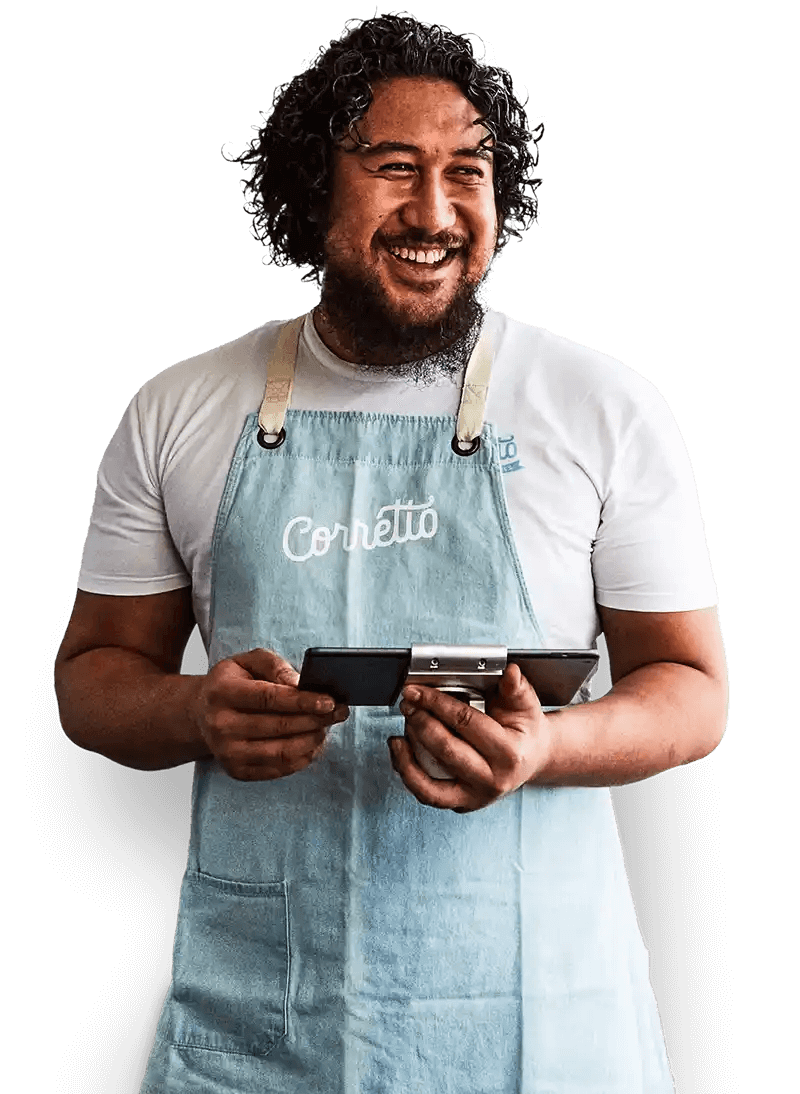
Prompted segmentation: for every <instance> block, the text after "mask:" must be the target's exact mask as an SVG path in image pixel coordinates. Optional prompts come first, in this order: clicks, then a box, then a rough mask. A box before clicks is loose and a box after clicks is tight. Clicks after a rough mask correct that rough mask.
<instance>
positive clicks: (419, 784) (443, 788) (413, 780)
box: [388, 737, 484, 812]
mask: <svg viewBox="0 0 800 1094" xmlns="http://www.w3.org/2000/svg"><path fill="white" fill-rule="evenodd" d="M388 745H389V753H390V755H391V758H392V766H393V767H394V769H395V771H396V772H397V774H398V775H399V776H400V778H401V779H402V780H403V783H404V784H405V786H406V787H407V789H408V790H410V791H411V793H412V794H413V795H414V797H415V798H416V799H417V801H418V802H420V804H421V805H430V806H433V807H434V808H435V809H455V810H460V811H463V812H470V811H471V810H473V809H477V808H479V805H480V804H484V803H483V802H480V803H479V801H478V799H477V798H476V796H475V794H474V793H473V792H471V791H470V790H469V789H468V788H467V787H464V786H461V785H460V784H459V783H457V782H445V781H443V780H441V779H432V778H431V777H430V775H427V774H426V773H425V772H424V771H423V770H422V768H421V767H420V766H419V764H418V763H417V761H416V760H415V758H414V753H413V751H412V748H411V745H410V744H409V742H408V741H406V740H404V739H403V738H402V737H390V738H389V740H388Z"/></svg>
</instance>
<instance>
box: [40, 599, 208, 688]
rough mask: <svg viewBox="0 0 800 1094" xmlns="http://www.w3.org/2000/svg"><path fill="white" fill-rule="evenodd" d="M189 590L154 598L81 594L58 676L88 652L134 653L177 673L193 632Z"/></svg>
mask: <svg viewBox="0 0 800 1094" xmlns="http://www.w3.org/2000/svg"><path fill="white" fill-rule="evenodd" d="M194 623H195V620H194V611H193V608H192V593H191V588H190V587H189V586H184V587H183V588H180V589H173V590H171V591H170V592H165V593H153V594H151V595H149V596H107V595H105V594H100V593H88V592H85V591H84V590H82V589H79V590H78V594H77V596H76V598H75V606H74V607H73V610H72V616H71V618H70V621H69V624H68V626H67V631H66V634H65V635H64V640H63V642H62V643H61V648H60V650H59V652H58V657H57V660H56V671H58V668H59V667H60V666H62V665H63V664H64V663H65V662H67V661H69V660H71V659H73V658H76V657H79V656H80V655H81V654H82V653H88V652H89V650H95V649H102V648H106V647H111V648H116V649H126V650H132V651H133V652H135V653H139V654H142V655H143V656H144V657H147V658H148V659H149V660H150V661H152V662H153V663H154V664H155V665H157V666H158V667H159V668H160V669H162V670H163V671H164V672H178V671H180V667H181V659H182V657H183V652H184V650H185V649H186V643H187V642H188V641H189V635H190V634H191V633H192V630H193V628H194Z"/></svg>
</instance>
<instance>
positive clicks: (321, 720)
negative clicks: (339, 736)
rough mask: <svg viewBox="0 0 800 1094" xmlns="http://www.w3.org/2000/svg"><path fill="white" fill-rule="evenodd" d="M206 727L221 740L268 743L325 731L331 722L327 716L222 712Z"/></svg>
mask: <svg viewBox="0 0 800 1094" xmlns="http://www.w3.org/2000/svg"><path fill="white" fill-rule="evenodd" d="M209 724H210V730H211V733H212V734H213V735H215V736H216V737H218V738H219V739H221V740H227V741H238V740H242V741H271V740H276V739H278V738H280V739H284V738H289V737H303V736H306V735H307V734H309V733H319V732H320V731H327V729H328V728H329V726H330V725H331V724H332V722H331V717H330V715H329V716H327V717H315V716H314V715H312V714H242V713H241V712H240V711H237V710H222V711H220V712H219V713H218V714H217V715H216V716H215V717H212V718H211V719H210V723H209Z"/></svg>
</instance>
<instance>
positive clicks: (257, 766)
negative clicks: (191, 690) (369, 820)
mask: <svg viewBox="0 0 800 1094" xmlns="http://www.w3.org/2000/svg"><path fill="white" fill-rule="evenodd" d="M298 679H299V677H298V674H297V672H296V671H295V670H294V669H293V668H292V666H291V665H290V664H289V663H288V662H287V661H284V660H283V658H282V657H279V656H278V655H277V654H276V653H273V652H272V651H271V650H264V649H255V650H250V651H249V652H248V653H239V654H236V655H235V656H234V657H230V658H228V659H227V660H225V661H220V662H218V663H217V664H216V665H215V666H214V667H213V668H212V669H211V670H210V671H209V672H208V673H207V675H206V676H205V677H203V678H202V683H201V684H200V687H199V691H198V694H197V701H196V703H195V707H194V712H193V714H194V718H195V721H196V724H197V728H198V730H199V732H200V734H201V735H202V737H203V740H204V741H205V742H206V745H207V746H208V748H209V750H210V751H211V753H212V754H213V755H214V757H215V758H216V759H217V760H218V761H219V763H220V764H221V766H222V767H223V768H224V770H225V771H226V772H227V773H228V774H229V775H230V776H231V777H232V778H234V779H242V780H248V781H252V780H261V779H281V778H283V777H284V776H285V775H293V774H295V773H296V772H297V771H302V770H303V768H305V767H308V765H309V764H310V763H311V762H312V761H313V760H314V759H315V758H316V757H317V756H318V755H319V753H320V752H321V750H322V749H323V747H324V745H325V738H326V736H327V732H328V729H329V728H330V726H331V725H333V724H334V723H336V722H343V721H344V720H345V719H346V718H347V717H348V715H349V713H350V711H349V709H348V708H347V707H346V706H337V705H336V704H335V702H334V701H333V699H331V698H330V696H327V695H318V694H315V693H314V692H309V691H298V690H297V681H298Z"/></svg>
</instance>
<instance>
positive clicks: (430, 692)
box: [401, 684, 508, 766]
mask: <svg viewBox="0 0 800 1094" xmlns="http://www.w3.org/2000/svg"><path fill="white" fill-rule="evenodd" d="M403 696H404V702H405V703H406V704H408V703H409V702H410V703H411V706H412V707H415V708H416V709H418V710H426V711H428V712H429V713H430V714H432V715H433V716H434V718H436V719H437V720H438V721H439V722H441V723H442V724H443V725H445V726H446V727H447V728H448V729H450V730H451V731H452V732H453V733H457V734H458V735H459V736H460V737H463V738H464V740H465V741H467V742H468V743H469V744H470V745H472V747H473V748H474V749H475V751H476V752H478V753H479V754H480V755H481V756H482V757H483V758H484V759H485V760H486V761H487V762H488V764H489V765H490V766H494V764H496V763H498V762H501V763H502V762H504V761H505V759H506V756H507V753H508V737H507V734H506V731H505V730H504V728H503V727H502V726H500V725H498V723H497V722H496V721H495V720H494V719H493V718H491V717H490V716H489V715H488V714H484V713H483V711H480V710H477V709H476V708H475V707H471V706H469V705H468V704H467V703H462V702H460V701H459V700H458V699H454V698H453V697H452V696H451V695H445V694H444V693H443V692H441V691H438V690H437V689H436V688H426V687H422V686H421V685H418V684H414V685H412V686H410V687H407V688H405V689H404V691H403ZM412 696H417V698H416V699H414V698H412ZM401 709H402V708H401Z"/></svg>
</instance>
